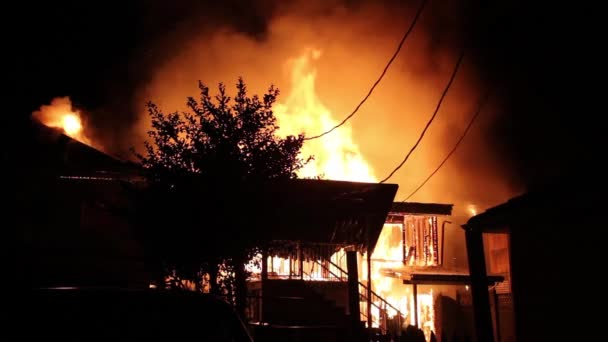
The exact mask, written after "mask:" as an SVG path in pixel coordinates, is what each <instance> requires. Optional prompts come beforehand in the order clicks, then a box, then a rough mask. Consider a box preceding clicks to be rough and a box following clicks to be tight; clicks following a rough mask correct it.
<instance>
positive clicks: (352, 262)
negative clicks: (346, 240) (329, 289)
mask: <svg viewBox="0 0 608 342" xmlns="http://www.w3.org/2000/svg"><path fill="white" fill-rule="evenodd" d="M346 271H347V272H348V312H349V315H350V317H351V319H352V323H353V326H354V327H357V326H359V325H360V324H361V309H360V307H359V298H360V295H359V271H358V269H357V252H356V251H347V252H346Z"/></svg>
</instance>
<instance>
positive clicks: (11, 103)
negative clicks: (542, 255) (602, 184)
mask: <svg viewBox="0 0 608 342" xmlns="http://www.w3.org/2000/svg"><path fill="white" fill-rule="evenodd" d="M357 2H358V1H348V2H347V3H348V5H349V6H356V5H357ZM395 2H396V1H391V3H395ZM452 2H453V3H454V4H455V5H457V8H459V13H465V15H467V16H470V20H467V21H465V22H466V23H467V26H466V27H464V28H463V30H464V32H465V33H466V39H467V41H468V42H469V46H470V52H469V54H470V56H473V57H474V58H475V60H476V63H477V64H478V65H479V66H480V69H481V70H482V71H483V73H484V74H485V75H486V76H488V77H490V78H492V79H497V80H499V83H500V84H501V92H502V93H503V94H504V95H505V106H506V108H507V110H506V111H505V112H506V113H507V114H505V115H503V117H501V118H500V119H499V120H498V121H497V122H496V124H495V127H494V130H495V132H494V134H493V141H492V142H491V143H493V144H494V145H495V146H496V153H501V154H505V155H506V156H507V157H508V159H509V160H510V161H511V163H512V165H513V168H514V170H515V172H516V173H517V174H518V176H519V177H520V179H521V180H523V182H524V183H526V184H528V185H530V186H534V185H539V184H544V183H547V182H550V181H552V180H555V179H558V177H560V176H563V175H566V174H570V173H571V172H574V173H575V174H576V175H577V176H586V175H588V174H589V173H590V172H595V171H597V169H598V166H597V165H599V164H598V162H597V161H598V159H599V158H601V151H602V148H601V145H600V144H599V140H600V138H599V137H600V136H601V133H600V132H601V130H602V127H601V125H598V124H597V122H599V121H598V118H600V117H601V116H602V115H603V113H604V112H605V110H602V109H601V108H598V107H597V103H598V102H599V101H601V100H602V97H601V96H599V97H598V96H596V95H597V94H598V93H599V89H600V85H596V84H601V83H602V82H601V79H598V78H599V76H600V70H602V69H600V68H599V67H600V64H598V63H597V62H598V60H599V59H600V57H599V54H597V53H596V52H595V50H596V49H597V46H598V44H599V43H600V42H602V41H601V40H599V39H598V36H599V33H597V32H598V31H596V30H595V29H594V27H593V26H594V22H593V21H592V20H591V19H589V18H587V16H585V15H583V14H582V13H581V12H585V11H584V10H582V9H580V8H576V7H574V6H569V5H568V4H567V3H564V4H561V5H557V4H556V3H555V2H543V3H541V4H538V3H537V4H535V5H532V4H530V2H529V1H495V2H487V1H452ZM162 3H164V4H162ZM174 3H177V5H176V4H174ZM195 3H196V5H194V4H195ZM219 3H221V4H219ZM277 3H278V2H275V1H252V0H250V1H236V0H233V1H221V2H219V1H218V2H214V1H197V2H195V1H176V2H167V1H165V2H160V1H143V0H134V1H125V2H115V4H110V2H106V1H90V2H88V1H73V2H70V1H55V2H53V4H47V3H35V4H34V3H33V2H31V3H28V2H21V3H20V4H19V5H17V7H15V8H13V9H12V10H10V11H4V12H5V13H4V17H5V19H4V20H3V24H2V26H3V36H4V38H5V39H4V41H5V46H4V49H3V55H4V58H3V59H4V60H5V61H6V60H8V62H5V63H6V64H5V70H4V74H5V75H7V74H8V78H6V77H3V78H4V79H5V80H6V83H5V86H6V87H8V92H9V93H8V94H5V95H8V96H7V97H6V99H7V100H6V101H7V103H5V106H4V108H3V109H4V111H5V113H4V117H5V118H7V117H8V120H9V121H8V124H9V125H11V126H13V125H16V126H14V127H19V128H21V127H23V126H22V123H25V122H27V120H28V119H29V116H30V114H31V112H32V111H33V110H35V109H37V108H38V107H39V106H40V105H41V104H43V103H48V102H49V101H50V100H51V99H52V98H53V97H56V96H70V97H71V99H72V100H73V102H74V103H75V104H76V105H77V106H82V107H84V108H95V109H100V112H102V113H111V112H115V111H117V110H124V111H128V110H130V109H129V106H130V103H131V101H132V96H134V94H133V90H134V89H136V88H137V87H138V86H139V85H141V84H143V83H145V82H146V80H147V79H148V78H149V77H150V74H149V70H152V69H153V68H154V65H155V64H157V63H160V62H161V61H162V60H163V59H164V58H168V57H169V56H171V55H172V54H173V53H174V52H175V51H174V50H172V49H170V48H169V49H167V50H166V55H165V56H163V55H162V54H161V55H160V56H159V55H156V56H155V57H154V58H146V49H147V46H149V45H150V44H152V43H154V42H156V41H158V40H162V39H164V37H165V34H166V32H168V31H170V30H171V29H172V28H173V27H174V25H175V23H176V22H180V21H183V20H194V21H200V22H201V23H204V25H209V26H226V27H231V28H233V29H237V30H239V31H241V32H246V33H248V34H250V35H251V36H253V37H256V38H257V39H264V32H265V28H266V26H265V25H266V24H267V22H268V20H269V19H270V18H271V17H272V16H273V13H276V12H277V11H280V10H281V8H280V6H279V5H277ZM482 4H483V5H482ZM193 13H195V15H193ZM197 13H198V14H197ZM8 20H14V22H10V21H8ZM172 43H173V44H174V45H175V46H178V45H179V40H177V41H173V42H172ZM602 68H603V66H602ZM127 117H128V116H127ZM5 120H6V119H5ZM13 120H14V121H13ZM96 120H98V121H99V123H98V124H99V125H103V124H104V122H106V121H111V120H112V117H111V114H106V115H105V116H104V115H101V116H100V117H99V118H97V119H96ZM5 122H6V121H5ZM4 131H5V132H7V130H6V129H5V130H4ZM6 152H8V153H9V154H10V153H11V152H18V148H17V149H10V151H5V153H6Z"/></svg>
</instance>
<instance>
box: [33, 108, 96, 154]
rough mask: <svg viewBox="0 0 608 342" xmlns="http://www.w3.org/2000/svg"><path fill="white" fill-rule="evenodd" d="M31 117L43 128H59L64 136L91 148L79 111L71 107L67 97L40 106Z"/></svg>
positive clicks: (91, 144)
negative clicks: (42, 125)
mask: <svg viewBox="0 0 608 342" xmlns="http://www.w3.org/2000/svg"><path fill="white" fill-rule="evenodd" d="M32 115H33V117H34V118H35V119H36V120H38V121H40V122H41V123H42V124H44V125H45V126H48V127H53V128H59V129H61V130H62V131H63V133H64V134H65V135H67V136H69V137H71V138H73V139H76V140H78V141H80V142H82V143H84V144H87V145H90V146H93V143H92V141H91V139H90V138H89V137H88V136H87V135H86V133H85V125H84V123H83V120H82V115H81V113H80V111H78V110H76V109H74V108H73V107H72V102H71V101H70V99H69V98H68V97H57V98H54V99H53V100H52V101H51V103H50V104H49V105H43V106H41V107H40V109H39V110H38V111H35V112H34V113H33V114H32Z"/></svg>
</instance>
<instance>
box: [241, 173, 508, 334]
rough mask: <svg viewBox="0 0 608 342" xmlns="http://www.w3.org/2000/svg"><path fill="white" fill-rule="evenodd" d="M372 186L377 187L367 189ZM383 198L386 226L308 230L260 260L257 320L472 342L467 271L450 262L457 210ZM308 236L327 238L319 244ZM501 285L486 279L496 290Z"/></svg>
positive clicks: (253, 285) (255, 278) (275, 244)
mask: <svg viewBox="0 0 608 342" xmlns="http://www.w3.org/2000/svg"><path fill="white" fill-rule="evenodd" d="M374 186H376V187H377V186H379V185H368V187H369V188H373V187H374ZM378 190H380V189H378ZM379 200H381V201H384V202H385V203H388V204H389V206H388V209H385V210H386V214H385V215H383V216H382V217H383V220H382V221H381V222H378V221H376V222H371V221H369V220H368V221H357V220H356V219H353V220H351V222H352V224H351V227H350V228H349V229H352V232H351V233H349V234H348V236H350V238H349V239H346V240H339V239H338V240H335V235H334V234H331V235H327V234H328V233H329V232H334V233H335V232H336V231H337V230H338V229H337V227H334V228H333V229H329V230H327V229H321V230H317V229H316V226H315V225H310V226H306V231H307V232H308V234H309V235H308V236H305V234H302V233H294V231H293V230H292V231H291V233H292V234H291V235H290V237H287V236H285V237H283V239H282V240H273V241H272V242H271V243H270V244H269V245H268V248H266V249H265V252H264V254H260V255H259V256H258V258H259V260H261V268H258V269H252V277H251V278H250V281H249V287H250V296H251V298H253V299H254V301H255V302H254V303H253V304H252V306H250V310H251V311H250V318H251V319H252V321H254V322H255V323H257V324H262V325H268V326H273V325H274V326H294V325H310V326H322V325H323V324H336V322H341V320H340V319H342V320H344V319H347V318H345V317H344V315H345V314H346V315H350V319H352V315H353V314H357V315H358V316H359V318H358V321H360V322H361V324H362V325H363V326H365V327H367V328H368V329H370V331H376V332H377V333H378V334H380V335H392V336H396V335H399V334H400V333H401V330H402V329H405V327H407V326H409V325H411V326H416V327H419V328H420V329H422V330H423V331H424V333H425V337H426V339H427V340H430V339H431V336H432V335H434V336H435V337H437V338H439V337H438V336H440V335H441V336H444V338H445V340H451V339H452V338H454V337H456V338H466V337H469V338H472V337H473V336H474V333H473V329H474V325H473V324H474V323H473V317H472V313H473V310H472V303H471V296H470V293H469V285H470V278H469V276H468V272H467V270H466V269H465V268H458V267H454V266H452V265H448V264H447V263H446V262H445V250H444V246H445V245H446V243H447V244H450V243H451V241H446V240H445V237H446V225H447V224H450V223H451V221H449V220H450V217H451V215H452V205H447V204H432V203H393V202H392V196H390V193H389V194H387V196H384V198H377V199H376V201H379ZM387 201H390V202H387ZM356 212H359V211H358V210H357V211H356ZM310 232H317V233H316V234H319V233H322V232H325V234H326V235H325V236H323V235H322V234H320V235H317V236H316V240H314V239H310V238H311V236H310ZM355 232H358V234H357V233H355ZM277 237H278V236H277ZM368 251H371V253H368ZM349 255H350V257H349ZM502 280H503V279H502V277H500V276H490V277H489V278H488V281H489V282H492V283H493V284H494V283H499V282H501V281H502ZM353 283H354V284H356V285H352V284H353ZM353 289H356V290H353ZM353 291H356V292H355V293H354V294H353ZM353 297H355V298H356V300H353V299H352V298H353ZM294 308H298V309H297V310H294ZM336 309H337V310H336ZM319 313H324V314H319ZM327 315H329V317H328V316H327ZM340 317H341V318H340ZM448 336H449V338H448Z"/></svg>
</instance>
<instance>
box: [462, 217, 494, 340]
mask: <svg viewBox="0 0 608 342" xmlns="http://www.w3.org/2000/svg"><path fill="white" fill-rule="evenodd" d="M465 239H466V244H467V257H468V260H469V273H470V276H471V295H472V298H473V316H474V317H475V333H476V335H477V341H494V331H493V329H492V316H491V315H492V313H491V311H490V294H489V292H488V277H487V273H486V261H485V256H484V251H483V237H482V235H481V232H478V231H474V230H471V229H470V228H469V227H465Z"/></svg>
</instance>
